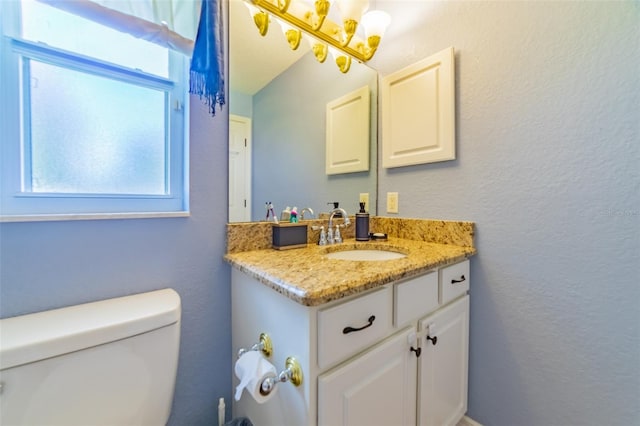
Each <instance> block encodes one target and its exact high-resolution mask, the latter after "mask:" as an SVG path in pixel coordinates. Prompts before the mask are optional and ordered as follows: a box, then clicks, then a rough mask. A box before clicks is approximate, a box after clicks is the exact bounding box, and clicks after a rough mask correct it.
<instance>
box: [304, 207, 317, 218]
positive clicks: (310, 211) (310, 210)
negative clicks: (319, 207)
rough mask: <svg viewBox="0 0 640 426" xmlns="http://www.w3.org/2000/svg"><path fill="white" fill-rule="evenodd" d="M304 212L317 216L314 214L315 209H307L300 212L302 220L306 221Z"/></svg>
mask: <svg viewBox="0 0 640 426" xmlns="http://www.w3.org/2000/svg"><path fill="white" fill-rule="evenodd" d="M304 212H309V214H311V215H312V216H315V213H314V212H313V209H312V208H311V207H305V208H304V209H302V211H301V212H300V220H304Z"/></svg>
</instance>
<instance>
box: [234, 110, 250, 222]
mask: <svg viewBox="0 0 640 426" xmlns="http://www.w3.org/2000/svg"><path fill="white" fill-rule="evenodd" d="M250 220H251V119H250V118H247V117H241V116H239V115H233V114H229V222H249V221H250Z"/></svg>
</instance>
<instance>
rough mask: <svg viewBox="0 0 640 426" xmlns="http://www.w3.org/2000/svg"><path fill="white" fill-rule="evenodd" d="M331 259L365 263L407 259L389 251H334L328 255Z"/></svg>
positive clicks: (403, 255)
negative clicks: (362, 261)
mask: <svg viewBox="0 0 640 426" xmlns="http://www.w3.org/2000/svg"><path fill="white" fill-rule="evenodd" d="M326 256H327V258H329V259H337V260H364V261H376V260H395V259H402V258H404V257H407V255H406V254H404V253H398V252H397V251H389V250H366V249H352V250H342V251H334V252H331V253H327V254H326Z"/></svg>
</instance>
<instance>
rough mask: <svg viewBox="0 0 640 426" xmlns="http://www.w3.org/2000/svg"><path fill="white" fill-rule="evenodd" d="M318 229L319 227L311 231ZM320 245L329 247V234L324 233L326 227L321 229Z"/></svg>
mask: <svg viewBox="0 0 640 426" xmlns="http://www.w3.org/2000/svg"><path fill="white" fill-rule="evenodd" d="M314 228H315V229H317V228H318V227H317V226H314V227H312V228H311V229H314ZM318 245H320V246H326V245H327V234H326V233H325V232H324V226H321V227H320V240H319V241H318Z"/></svg>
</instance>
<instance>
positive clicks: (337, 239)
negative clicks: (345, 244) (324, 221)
mask: <svg viewBox="0 0 640 426" xmlns="http://www.w3.org/2000/svg"><path fill="white" fill-rule="evenodd" d="M338 213H340V214H341V215H342V217H343V218H344V223H343V224H342V227H343V228H344V227H347V226H349V224H351V221H350V220H349V215H348V214H347V212H346V211H345V209H343V208H341V207H336V208H335V209H333V210H331V212H329V229H328V230H327V244H334V243H341V242H342V236H341V235H340V228H339V227H340V225H336V230H335V234H334V231H333V218H334V216H336V215H337V214H338Z"/></svg>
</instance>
